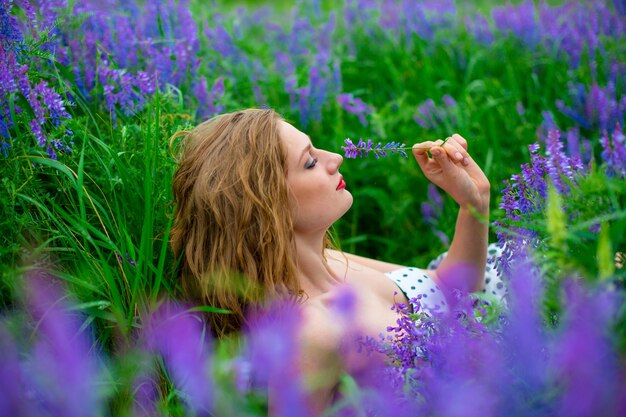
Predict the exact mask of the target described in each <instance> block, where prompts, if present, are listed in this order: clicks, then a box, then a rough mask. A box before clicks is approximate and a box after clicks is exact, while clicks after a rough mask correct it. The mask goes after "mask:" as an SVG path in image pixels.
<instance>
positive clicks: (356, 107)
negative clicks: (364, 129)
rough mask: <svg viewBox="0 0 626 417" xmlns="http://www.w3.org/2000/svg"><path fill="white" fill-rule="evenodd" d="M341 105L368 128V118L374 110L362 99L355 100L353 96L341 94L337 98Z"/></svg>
mask: <svg viewBox="0 0 626 417" xmlns="http://www.w3.org/2000/svg"><path fill="white" fill-rule="evenodd" d="M337 102H338V103H339V105H340V106H341V107H342V108H343V109H344V110H346V111H347V112H349V113H352V114H356V115H357V116H358V117H359V121H360V122H361V124H362V125H363V126H367V119H366V116H367V115H368V114H370V113H371V112H372V110H373V109H372V108H371V107H370V106H368V105H367V104H365V103H364V102H363V100H361V99H360V98H358V97H357V98H355V97H353V96H352V94H339V95H338V96H337Z"/></svg>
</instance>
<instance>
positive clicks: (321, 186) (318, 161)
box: [279, 121, 352, 233]
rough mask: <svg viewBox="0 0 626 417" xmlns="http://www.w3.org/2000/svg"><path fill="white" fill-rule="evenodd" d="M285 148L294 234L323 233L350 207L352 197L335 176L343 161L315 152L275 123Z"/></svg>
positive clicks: (290, 130) (284, 125) (290, 128)
mask: <svg viewBox="0 0 626 417" xmlns="http://www.w3.org/2000/svg"><path fill="white" fill-rule="evenodd" d="M279 132H280V137H281V139H282V140H283V142H284V143H285V145H286V148H287V185H288V186H289V188H290V189H291V192H292V194H293V196H294V198H295V204H294V207H292V212H293V214H294V229H295V231H296V232H300V233H308V232H312V233H314V232H319V231H326V229H328V228H329V227H330V226H331V225H332V224H333V223H334V222H335V221H336V220H337V219H338V218H340V217H341V216H342V215H343V214H344V213H345V212H346V211H348V209H349V208H350V206H351V205H352V194H350V192H349V191H348V190H346V188H345V187H346V183H345V182H344V181H343V178H342V177H341V174H339V166H341V163H342V162H343V157H342V156H341V155H339V154H336V153H332V152H327V151H324V150H321V149H316V148H314V147H313V146H312V144H311V139H310V138H309V137H308V136H307V135H305V134H304V133H302V132H301V131H299V130H298V129H296V128H295V127H293V126H292V125H290V124H289V123H287V122H284V121H280V122H279Z"/></svg>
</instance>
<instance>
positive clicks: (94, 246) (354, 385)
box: [0, 0, 626, 417]
mask: <svg viewBox="0 0 626 417" xmlns="http://www.w3.org/2000/svg"><path fill="white" fill-rule="evenodd" d="M625 45H626V6H625V4H624V2H623V1H620V0H615V1H609V0H605V1H594V2H575V1H561V2H543V1H541V2H533V1H517V2H514V3H511V4H509V3H504V2H496V1H482V2H476V4H474V3H472V4H469V3H467V4H466V2H458V1H457V2H455V1H426V0H424V1H409V0H343V1H340V2H329V1H310V2H305V1H290V2H287V1H283V2H277V3H276V4H274V3H273V2H261V3H260V4H256V3H255V2H244V3H241V4H238V3H237V4H231V3H230V2H225V1H210V2H206V3H205V2H198V1H188V0H168V1H166V2H159V1H152V0H146V1H135V0H130V1H125V2H122V1H118V0H101V1H92V0H81V1H77V2H68V1H63V0H54V1H42V0H41V1H40V0H0V151H1V154H0V184H1V186H2V188H1V192H0V207H1V211H0V236H1V239H2V240H1V241H0V248H1V249H0V271H1V272H0V384H1V385H2V387H3V389H2V390H0V416H34V415H45V416H105V415H115V416H118V415H122V416H165V415H168V416H169V415H174V416H262V415H272V416H313V415H315V413H313V412H312V411H311V408H310V407H309V394H310V391H311V390H312V388H311V387H312V386H315V383H316V381H315V377H317V378H322V379H323V375H322V376H319V375H314V376H313V377H311V376H310V375H306V374H304V373H303V372H301V370H300V369H299V358H300V357H301V356H302V352H301V351H300V350H299V349H300V348H299V344H298V343H297V341H298V340H299V337H300V335H299V331H300V329H301V323H302V320H303V318H302V312H301V311H300V309H299V308H298V305H297V304H294V303H290V302H287V303H279V302H275V303H271V304H270V305H267V306H264V307H263V308H254V309H253V308H250V311H249V312H248V314H247V319H246V323H244V326H243V328H244V330H243V331H241V332H238V333H236V334H232V335H229V336H228V337H224V338H216V337H215V336H214V335H213V333H212V331H211V329H210V328H209V326H208V324H207V315H209V314H229V312H228V311H223V310H220V309H218V308H215V307H214V306H210V305H193V304H191V303H188V302H183V301H181V298H180V294H181V288H180V287H181V283H180V282H177V280H176V279H174V278H173V277H174V272H175V270H176V268H177V260H176V259H173V258H174V257H173V255H172V253H171V251H170V249H169V246H168V241H169V238H170V230H171V227H172V212H173V206H172V204H173V203H172V201H173V197H172V191H171V190H172V175H173V171H174V169H175V164H176V161H175V158H174V157H173V155H174V153H175V147H176V144H175V143H170V138H171V137H172V135H173V134H174V133H175V132H177V131H179V130H181V129H187V128H189V127H191V126H193V125H195V124H197V123H198V122H201V121H204V120H206V119H207V118H210V117H212V116H214V115H217V114H220V113H222V112H230V111H234V110H237V109H242V108H247V107H258V108H267V107H270V108H274V109H276V111H277V112H279V113H280V114H281V115H283V116H284V117H285V119H286V120H288V121H290V123H293V124H294V125H297V126H298V128H299V129H301V130H302V131H305V132H307V133H308V134H309V135H310V137H311V139H312V140H313V142H314V143H315V144H316V145H315V146H319V147H320V148H322V149H327V150H331V151H333V152H338V153H342V155H343V156H344V157H345V160H344V161H343V166H342V175H343V176H344V177H345V178H346V182H347V183H348V184H349V186H350V187H351V192H352V193H353V194H354V197H355V203H354V206H353V208H352V209H351V211H350V212H349V213H348V214H347V215H346V216H344V218H342V219H340V220H339V221H338V222H337V224H336V225H335V229H336V230H335V231H336V233H337V240H338V242H337V243H338V244H339V245H340V246H341V248H342V249H344V250H345V251H346V252H351V253H360V254H363V255H365V256H369V257H374V258H378V259H385V260H388V261H389V262H393V263H397V264H403V265H423V266H426V265H428V263H429V261H431V260H432V259H434V258H435V257H437V255H439V254H441V253H442V252H445V251H446V250H447V249H448V248H449V245H450V236H451V233H452V231H453V230H454V227H455V225H454V213H455V212H456V211H455V210H457V207H455V205H454V203H453V202H452V201H450V199H448V198H446V197H445V195H444V194H443V192H441V190H438V189H437V187H436V186H434V185H432V184H427V182H426V181H425V180H424V178H423V176H422V177H420V176H419V174H418V173H416V171H415V167H414V166H413V164H412V162H414V161H411V159H412V157H411V155H410V154H411V149H412V146H413V144H414V143H418V142H423V141H431V140H432V141H436V140H438V139H445V138H446V137H449V136H451V135H452V134H453V133H455V132H459V133H461V134H463V135H464V136H465V137H467V138H469V139H468V141H469V143H470V146H471V147H472V155H475V158H476V160H477V161H479V163H480V165H481V167H483V169H484V171H485V173H486V174H487V176H488V177H489V179H490V182H491V193H492V194H491V197H492V198H491V204H492V207H491V216H490V218H488V219H482V220H483V221H484V222H488V223H489V225H490V226H491V235H490V240H491V241H492V242H494V243H497V245H498V247H499V248H500V249H501V250H502V255H499V254H497V253H496V252H494V253H490V254H489V259H490V261H491V262H493V263H494V264H495V267H496V268H497V274H498V276H500V277H502V279H503V281H504V283H505V285H506V293H507V295H506V297H505V298H504V299H503V300H500V299H497V298H495V297H492V296H491V295H489V294H482V293H481V294H468V293H466V292H463V291H460V290H455V291H448V292H447V293H446V294H445V295H446V300H447V302H448V305H449V308H448V309H447V310H446V311H440V312H435V313H433V312H431V311H429V310H427V309H424V310H422V309H421V308H420V299H413V300H411V304H412V305H413V306H414V307H413V308H411V307H410V306H406V305H402V304H398V305H395V306H394V307H393V311H394V312H395V313H396V314H397V325H396V326H395V327H390V328H388V331H387V333H386V334H381V335H380V337H379V338H372V337H364V336H362V335H361V334H359V333H358V332H356V331H351V330H352V328H351V327H350V323H352V322H354V315H355V314H356V312H355V306H354V294H353V293H351V291H350V290H348V289H346V291H345V294H342V297H341V298H340V299H339V300H338V301H337V302H336V305H333V309H334V311H335V312H336V316H337V317H338V322H341V323H339V324H340V325H341V326H343V328H344V329H347V330H346V332H345V336H344V339H343V340H342V350H341V363H342V366H344V368H345V372H343V373H342V375H341V378H340V383H339V386H337V387H336V388H337V389H336V392H337V397H336V398H335V401H334V402H333V404H332V405H331V406H330V407H328V409H326V411H325V412H324V414H323V415H324V416H329V417H330V416H389V417H391V416H393V417H395V416H398V415H415V416H420V415H423V416H455V417H457V416H458V417H471V416H507V417H508V416H568V417H569V416H581V417H582V416H615V417H618V416H624V415H626V298H625V297H626V269H625V268H624V263H625V257H624V253H625V252H626V238H625V237H626V181H625V180H626V135H625V133H624V126H625V123H626V48H625ZM350 138H352V139H350ZM355 138H357V139H355ZM498 253H499V252H498ZM468 269H469V268H468V267H467V265H456V267H455V268H452V269H451V270H449V271H448V273H449V274H451V277H452V278H451V279H453V280H454V279H456V280H459V279H462V278H463V276H464V274H468V273H469V272H468ZM233 285H234V286H237V285H241V286H242V288H243V290H242V291H243V292H244V293H246V294H247V293H248V292H253V291H254V290H255V288H253V286H252V285H251V284H250V283H249V282H248V281H246V277H245V276H239V275H238V274H237V271H234V272H233ZM422 301H423V300H422ZM257 307H258V306H257ZM364 358H365V359H364ZM364 362H365V363H366V364H367V366H363V363H364ZM317 383H319V381H317Z"/></svg>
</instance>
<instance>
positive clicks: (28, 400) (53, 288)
mask: <svg viewBox="0 0 626 417" xmlns="http://www.w3.org/2000/svg"><path fill="white" fill-rule="evenodd" d="M27 281H28V282H27V287H26V301H27V307H28V312H29V313H30V316H31V317H32V320H33V324H34V326H33V328H32V329H33V330H32V333H31V334H29V335H28V339H33V340H34V343H33V345H32V348H31V349H30V351H29V353H28V356H26V357H25V356H24V351H23V349H24V346H20V345H19V344H18V342H17V340H18V339H17V338H13V337H12V336H11V334H10V333H9V331H8V329H7V326H6V324H7V322H6V321H3V322H0V365H1V366H0V385H2V387H3V389H2V390H0V415H2V416H25V417H26V416H35V415H49V416H69V417H87V416H99V415H101V411H102V405H103V403H102V399H101V396H102V393H101V391H100V390H99V389H98V382H99V380H100V378H101V376H100V375H101V369H100V367H99V365H98V361H97V358H96V357H95V356H94V355H93V352H92V349H91V347H92V346H91V345H92V343H91V341H90V340H89V338H88V337H87V335H86V334H85V333H83V332H81V324H82V323H81V319H80V316H79V315H78V314H77V313H76V312H73V311H71V310H70V308H69V304H68V303H67V300H66V296H65V294H64V293H63V291H62V290H61V288H60V287H59V286H58V285H56V284H55V283H54V282H53V281H51V280H50V279H49V278H48V277H46V276H45V275H44V274H43V273H34V274H33V275H30V276H28V279H27ZM22 330H23V331H24V332H25V331H26V329H22ZM29 330H30V329H29Z"/></svg>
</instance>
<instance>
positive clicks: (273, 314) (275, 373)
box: [244, 303, 311, 417]
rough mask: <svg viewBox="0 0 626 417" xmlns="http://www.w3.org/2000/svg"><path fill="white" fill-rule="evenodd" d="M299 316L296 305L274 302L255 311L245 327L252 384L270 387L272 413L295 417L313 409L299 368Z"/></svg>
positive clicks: (262, 387) (257, 386) (265, 387)
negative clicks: (298, 370) (309, 403)
mask: <svg viewBox="0 0 626 417" xmlns="http://www.w3.org/2000/svg"><path fill="white" fill-rule="evenodd" d="M300 320H301V312H300V310H299V308H298V306H297V305H295V304H292V303H275V304H274V305H272V306H270V307H269V308H268V309H266V310H265V311H261V312H257V313H256V314H253V317H252V318H251V319H250V321H249V324H248V328H247V330H246V333H247V347H246V352H245V356H244V357H245V358H246V361H247V362H249V363H250V367H251V370H252V375H251V379H252V381H251V384H252V386H253V387H256V388H261V389H267V390H268V392H269V395H270V397H271V405H272V408H273V409H272V413H271V414H272V415H276V416H285V417H286V416H294V417H296V416H308V415H310V413H311V410H310V407H309V406H308V403H307V397H306V395H305V389H304V384H303V383H304V381H303V380H302V375H300V374H299V373H298V372H297V369H298V366H297V361H298V359H299V346H298V340H299V338H298V331H299V329H300ZM277 336H278V337H277Z"/></svg>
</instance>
